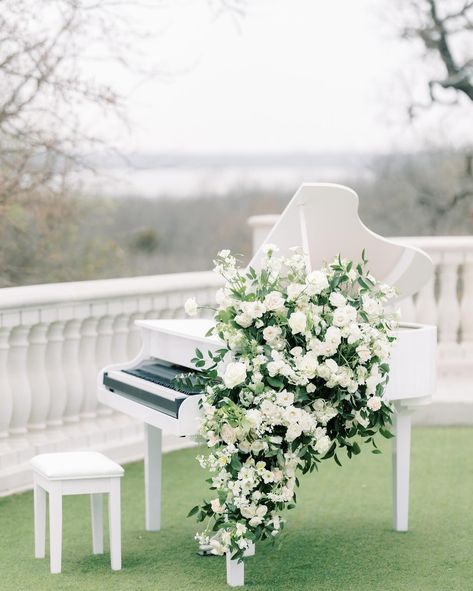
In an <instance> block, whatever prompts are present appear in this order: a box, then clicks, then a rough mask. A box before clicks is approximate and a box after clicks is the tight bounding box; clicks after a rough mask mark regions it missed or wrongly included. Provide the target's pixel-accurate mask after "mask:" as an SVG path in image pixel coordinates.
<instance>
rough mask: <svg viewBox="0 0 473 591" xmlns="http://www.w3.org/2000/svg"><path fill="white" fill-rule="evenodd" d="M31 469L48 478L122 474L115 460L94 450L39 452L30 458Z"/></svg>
mask: <svg viewBox="0 0 473 591" xmlns="http://www.w3.org/2000/svg"><path fill="white" fill-rule="evenodd" d="M31 465H32V466H33V470H34V471H35V472H38V473H39V474H41V475H42V476H44V477H46V478H49V479H50V480H65V479H73V478H107V477H110V476H123V474H124V470H123V468H122V467H121V466H120V464H117V463H116V462H114V461H112V460H110V459H109V458H107V456H104V455H103V454H101V453H98V452H95V451H69V452H62V453H50V454H40V455H39V456H35V457H34V458H32V460H31Z"/></svg>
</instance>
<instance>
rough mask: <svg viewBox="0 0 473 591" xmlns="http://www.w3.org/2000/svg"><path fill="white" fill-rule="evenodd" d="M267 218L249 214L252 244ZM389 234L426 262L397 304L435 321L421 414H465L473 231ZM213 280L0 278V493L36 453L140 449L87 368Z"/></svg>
mask: <svg viewBox="0 0 473 591" xmlns="http://www.w3.org/2000/svg"><path fill="white" fill-rule="evenodd" d="M276 219H277V216H255V217H253V218H251V219H250V224H251V225H252V227H253V231H254V232H253V236H254V245H255V247H256V246H258V245H259V244H260V243H261V242H262V241H263V240H264V239H265V237H266V235H267V234H268V232H269V230H270V228H271V227H272V226H273V224H274V222H275V221H276ZM395 240H398V241H399V242H405V243H409V244H412V245H414V246H417V247H419V248H422V249H423V250H425V251H427V252H428V253H429V255H430V256H431V257H432V259H433V261H434V263H435V269H436V273H435V277H434V278H433V280H432V281H431V282H430V283H429V284H428V285H426V286H425V287H424V288H423V289H422V291H421V292H420V293H419V294H417V295H416V297H414V298H411V299H409V300H407V301H405V302H403V304H402V308H403V315H404V318H405V319H406V320H414V321H418V322H425V323H433V324H437V325H438V327H439V388H438V392H437V394H436V397H435V399H434V404H433V405H431V406H430V407H426V409H425V412H424V411H423V415H422V413H421V415H420V416H421V420H423V421H424V422H429V423H437V424H438V423H462V422H468V423H473V311H472V310H473V237H409V238H396V239H395ZM218 285H219V278H218V277H217V276H216V275H215V274H213V273H212V272H202V273H179V274H171V275H157V276H151V277H134V278H125V279H110V280H100V281H84V282H74V283H62V284H51V285H35V286H25V287H13V288H6V289H2V290H1V291H0V495H2V494H9V493H10V492H12V491H16V490H22V489H24V488H27V487H28V486H29V485H30V482H31V471H30V468H29V465H28V460H29V459H30V458H31V457H32V456H33V455H35V454H37V453H44V452H49V451H55V450H66V449H85V448H92V449H96V450H98V451H103V452H105V453H107V454H108V455H110V456H111V457H112V458H114V459H116V460H118V461H122V462H124V461H131V460H135V459H139V458H141V457H142V454H143V447H142V425H141V424H139V423H137V422H136V421H134V420H132V419H131V418H129V417H127V416H124V415H121V414H120V413H115V412H112V411H111V410H110V409H108V408H105V407H103V406H101V405H99V404H98V402H97V373H98V371H99V370H100V369H101V368H102V367H104V366H105V365H107V364H109V363H114V362H120V361H125V360H128V359H132V358H133V356H134V355H135V354H136V353H137V352H138V350H139V347H140V333H139V329H137V327H136V326H135V324H134V322H135V320H137V319H139V318H170V317H182V316H183V304H184V302H185V300H186V299H187V298H188V297H189V296H190V295H195V296H196V297H197V299H198V301H199V303H200V304H203V305H206V304H210V303H213V301H214V294H215V290H216V289H217V287H218ZM167 441H168V446H170V445H172V446H173V447H176V445H178V443H179V442H177V441H176V440H171V439H168V440H167Z"/></svg>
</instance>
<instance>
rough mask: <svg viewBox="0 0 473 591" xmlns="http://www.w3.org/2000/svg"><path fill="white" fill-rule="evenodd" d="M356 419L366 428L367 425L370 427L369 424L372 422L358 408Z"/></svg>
mask: <svg viewBox="0 0 473 591" xmlns="http://www.w3.org/2000/svg"><path fill="white" fill-rule="evenodd" d="M355 421H356V422H357V423H359V424H360V425H361V426H362V427H364V428H365V429H366V427H368V425H369V424H370V422H369V420H368V419H367V418H365V417H363V416H362V414H361V412H360V411H359V410H357V411H356V412H355Z"/></svg>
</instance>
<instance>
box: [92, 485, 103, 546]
mask: <svg viewBox="0 0 473 591" xmlns="http://www.w3.org/2000/svg"><path fill="white" fill-rule="evenodd" d="M90 510H91V515H92V552H93V553H94V554H103V495H102V493H95V494H92V495H90Z"/></svg>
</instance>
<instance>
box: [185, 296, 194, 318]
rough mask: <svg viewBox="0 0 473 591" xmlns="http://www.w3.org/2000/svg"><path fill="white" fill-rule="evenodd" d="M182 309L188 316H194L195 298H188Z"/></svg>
mask: <svg viewBox="0 0 473 591" xmlns="http://www.w3.org/2000/svg"><path fill="white" fill-rule="evenodd" d="M184 310H185V312H186V314H187V315H188V316H195V315H196V314H197V302H196V301H195V298H189V299H188V300H187V301H186V303H185V304H184Z"/></svg>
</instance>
